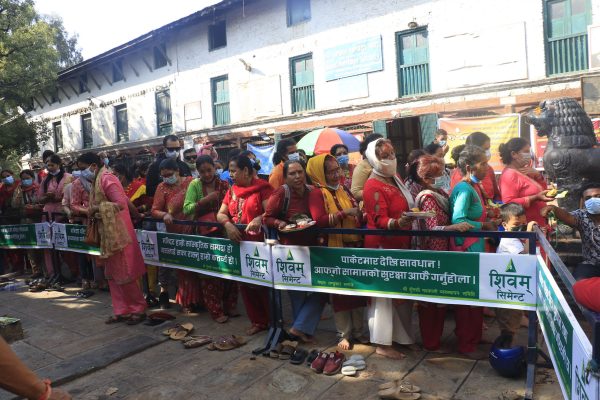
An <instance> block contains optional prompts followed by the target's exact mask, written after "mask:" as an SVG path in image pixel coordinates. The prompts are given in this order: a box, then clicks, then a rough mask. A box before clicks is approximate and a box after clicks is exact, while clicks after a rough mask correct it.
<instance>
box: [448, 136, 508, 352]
mask: <svg viewBox="0 0 600 400" xmlns="http://www.w3.org/2000/svg"><path fill="white" fill-rule="evenodd" d="M488 160H489V157H488V155H487V154H486V151H485V150H484V149H482V148H481V147H479V146H472V145H466V146H465V147H464V149H463V150H462V151H461V153H460V156H459V158H458V166H457V168H459V169H460V171H461V174H462V176H463V179H462V180H461V181H460V182H459V183H458V184H456V186H454V189H453V190H452V194H451V195H450V210H451V215H452V221H451V222H452V224H460V223H463V222H466V223H468V224H469V225H471V226H473V228H472V229H470V230H485V231H495V230H497V227H498V224H499V221H497V220H494V221H487V215H486V208H485V200H484V195H483V193H482V190H481V185H480V184H479V183H480V182H481V181H482V180H483V179H485V177H486V176H487V175H488V171H489V164H488ZM450 250H451V251H460V252H465V251H466V252H472V253H483V252H484V251H485V243H484V239H483V238H477V237H467V238H451V239H450ZM454 315H455V318H456V330H455V333H456V336H457V337H458V352H459V353H462V354H465V355H466V356H468V357H470V358H473V359H479V358H482V357H484V356H485V355H486V354H485V353H482V352H478V351H477V345H478V344H479V343H480V342H481V335H482V330H483V307H472V306H456V307H455V310H454Z"/></svg>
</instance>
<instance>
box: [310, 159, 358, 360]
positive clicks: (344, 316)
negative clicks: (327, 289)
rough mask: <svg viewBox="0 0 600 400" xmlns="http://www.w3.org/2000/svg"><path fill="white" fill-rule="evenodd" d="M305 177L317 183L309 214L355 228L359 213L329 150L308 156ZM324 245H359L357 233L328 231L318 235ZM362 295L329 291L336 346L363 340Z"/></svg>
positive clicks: (320, 221)
mask: <svg viewBox="0 0 600 400" xmlns="http://www.w3.org/2000/svg"><path fill="white" fill-rule="evenodd" d="M306 171H307V174H308V176H309V178H310V179H311V180H312V182H313V184H315V186H316V187H317V189H316V190H314V191H313V192H311V194H310V208H311V215H312V218H313V219H314V220H315V221H317V224H318V225H320V226H324V227H329V228H348V229H356V228H358V227H359V226H360V225H361V220H362V213H361V212H360V211H359V209H358V204H357V202H356V200H355V199H354V197H353V196H352V194H351V193H350V191H349V190H348V189H347V188H346V187H345V186H344V185H343V184H342V177H343V171H342V168H341V167H340V164H339V163H338V161H337V159H336V158H335V157H334V156H332V155H330V154H321V155H318V156H315V157H313V158H311V159H310V160H309V161H308V167H307V168H306ZM322 239H323V241H324V243H320V245H327V246H328V247H361V246H362V240H361V238H360V236H358V235H341V234H329V235H327V236H326V237H324V238H322ZM365 305H366V302H365V298H364V297H362V296H345V295H331V306H332V308H333V313H334V319H335V326H336V329H337V334H338V340H339V342H338V347H339V348H340V349H342V350H348V349H350V347H351V346H352V342H354V341H359V342H363V343H364V342H367V341H368V340H367V339H366V337H365V336H364V327H363V318H364V307H365Z"/></svg>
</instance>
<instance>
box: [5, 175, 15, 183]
mask: <svg viewBox="0 0 600 400" xmlns="http://www.w3.org/2000/svg"><path fill="white" fill-rule="evenodd" d="M2 182H4V184H5V185H12V184H13V183H15V178H13V177H12V176H7V177H6V178H4V179H2Z"/></svg>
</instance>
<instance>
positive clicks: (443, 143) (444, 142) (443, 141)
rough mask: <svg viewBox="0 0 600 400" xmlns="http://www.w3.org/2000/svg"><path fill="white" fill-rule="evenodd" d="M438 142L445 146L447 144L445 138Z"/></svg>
mask: <svg viewBox="0 0 600 400" xmlns="http://www.w3.org/2000/svg"><path fill="white" fill-rule="evenodd" d="M438 144H439V145H440V146H442V147H444V146H445V145H446V141H445V140H440V141H439V142H438Z"/></svg>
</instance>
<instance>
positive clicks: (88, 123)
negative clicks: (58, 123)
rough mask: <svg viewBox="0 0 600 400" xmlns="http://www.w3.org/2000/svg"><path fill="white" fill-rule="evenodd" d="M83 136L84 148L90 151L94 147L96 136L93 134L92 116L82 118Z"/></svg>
mask: <svg viewBox="0 0 600 400" xmlns="http://www.w3.org/2000/svg"><path fill="white" fill-rule="evenodd" d="M81 136H82V139H83V148H84V149H89V148H91V147H93V146H94V136H93V133H92V114H84V115H82V116H81Z"/></svg>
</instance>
